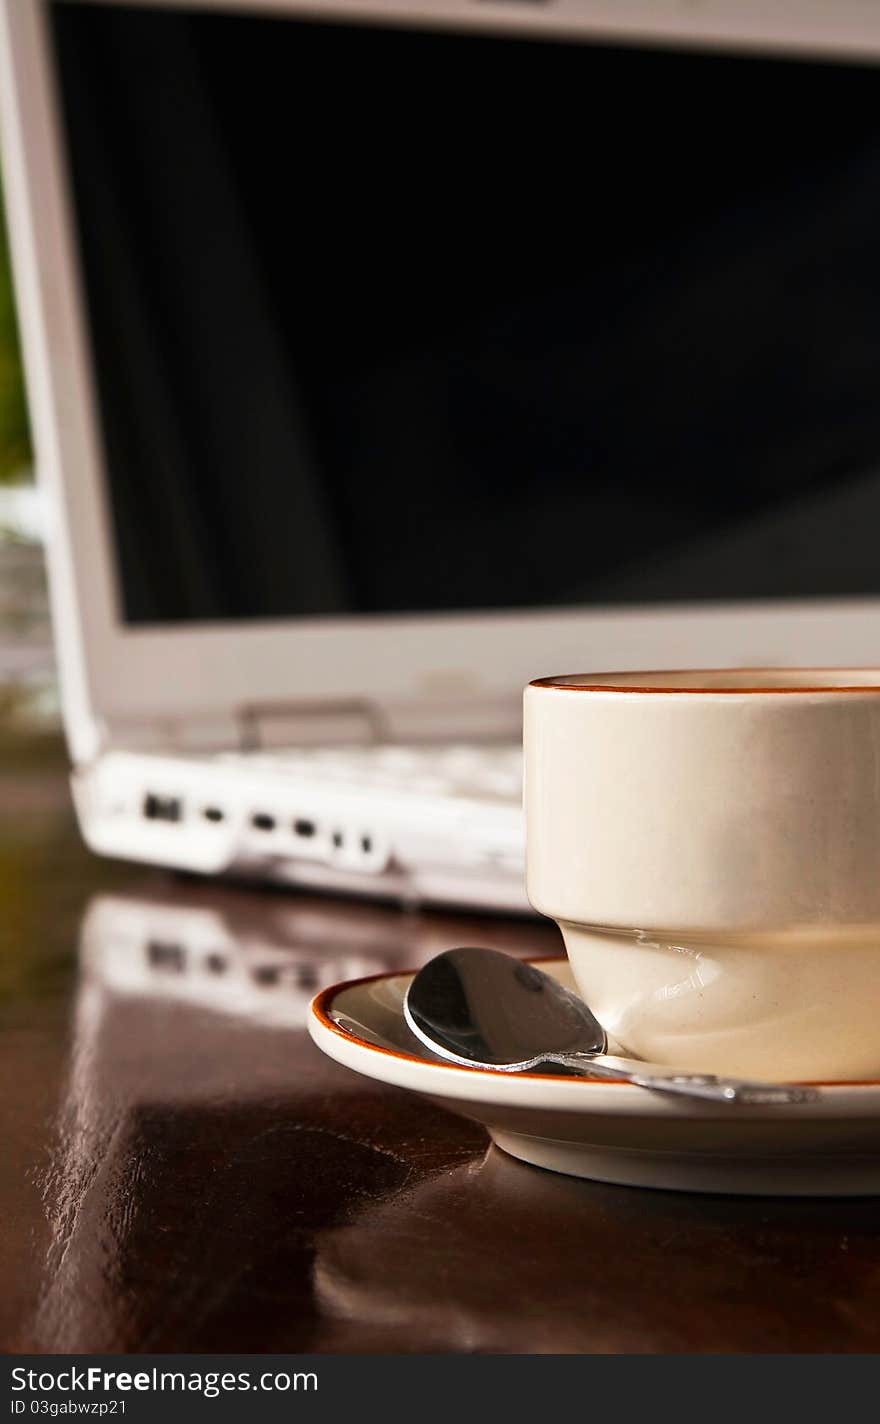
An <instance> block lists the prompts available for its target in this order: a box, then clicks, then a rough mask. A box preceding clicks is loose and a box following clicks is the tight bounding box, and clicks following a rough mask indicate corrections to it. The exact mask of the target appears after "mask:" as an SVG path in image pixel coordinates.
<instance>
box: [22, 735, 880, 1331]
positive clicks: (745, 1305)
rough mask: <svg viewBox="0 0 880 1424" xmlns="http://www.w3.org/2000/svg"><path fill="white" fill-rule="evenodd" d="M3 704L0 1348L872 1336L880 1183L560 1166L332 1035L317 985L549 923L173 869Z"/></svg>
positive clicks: (505, 942)
mask: <svg viewBox="0 0 880 1424" xmlns="http://www.w3.org/2000/svg"><path fill="white" fill-rule="evenodd" d="M13 711H14V709H12V711H8V712H7V715H6V716H5V718H4V719H3V720H2V722H0V726H2V731H0V1126H2V1150H0V1282H2V1290H0V1349H2V1350H7V1351H84V1352H86V1351H88V1352H97V1351H197V1350H206V1351H378V1352H398V1351H450V1350H452V1351H501V1352H517V1351H528V1352H536V1351H537V1352H553V1351H564V1352H580V1351H600V1352H617V1351H639V1352H664V1351H822V1350H829V1351H830V1350H833V1351H868V1350H870V1351H873V1350H876V1349H877V1348H878V1346H880V1203H877V1202H875V1201H872V1200H864V1201H858V1200H856V1201H853V1200H843V1199H841V1200H829V1201H805V1200H799V1201H797V1200H792V1201H785V1200H772V1199H753V1200H744V1199H735V1198H725V1197H720V1196H719V1197H698V1196H689V1195H679V1194H671V1193H662V1192H648V1191H640V1190H634V1189H627V1188H616V1187H610V1186H600V1185H595V1184H591V1183H587V1182H580V1181H574V1180H569V1179H566V1178H563V1177H557V1176H553V1175H551V1174H549V1173H544V1172H541V1171H539V1170H537V1169H535V1168H531V1167H527V1166H524V1165H523V1164H521V1163H518V1162H515V1161H513V1160H512V1159H510V1158H506V1157H504V1156H503V1155H502V1154H501V1153H499V1152H498V1151H497V1150H496V1149H494V1148H490V1147H489V1145H488V1140H487V1138H486V1137H485V1135H484V1133H483V1131H482V1129H481V1128H479V1127H477V1126H475V1125H470V1124H468V1123H467V1122H465V1121H463V1120H461V1119H459V1118H454V1117H451V1116H449V1115H448V1114H446V1113H445V1112H444V1111H442V1110H441V1109H439V1108H436V1107H434V1106H432V1105H431V1104H429V1103H426V1102H423V1101H420V1100H418V1099H416V1098H414V1097H412V1096H410V1095H408V1094H406V1093H404V1092H402V1091H398V1090H394V1089H390V1088H385V1087H382V1086H380V1085H378V1084H376V1083H373V1082H371V1081H369V1080H367V1079H365V1078H361V1077H357V1076H355V1075H354V1074H353V1073H351V1072H349V1071H347V1070H346V1069H344V1068H342V1067H340V1066H338V1065H336V1064H335V1063H332V1062H330V1061H329V1060H327V1059H326V1058H324V1057H322V1055H321V1054H320V1053H319V1051H318V1050H317V1049H316V1048H315V1047H314V1045H313V1044H312V1042H311V1041H310V1039H309V1038H308V1035H307V1033H306V1030H305V1017H306V1010H307V1005H308V1002H309V999H310V998H311V995H312V994H313V993H314V991H315V989H316V988H318V987H319V986H321V985H323V984H325V983H330V982H333V981H335V980H338V979H344V978H349V977H355V976H359V975H364V974H368V973H378V972H381V971H383V970H385V969H395V968H403V967H407V966H410V965H417V964H419V963H421V962H423V961H424V960H425V959H426V958H427V957H428V956H430V955H431V954H433V953H436V952H437V951H438V950H440V949H442V948H444V947H447V946H449V945H452V944H456V943H463V942H470V943H485V944H495V945H498V946H499V947H501V948H504V949H508V950H511V951H513V952H517V953H529V952H534V953H553V952H555V950H556V949H557V947H558V945H559V940H558V937H557V931H556V930H555V927H553V926H550V925H548V924H546V923H541V922H539V921H537V920H535V921H527V920H520V921H513V920H502V919H498V920H495V919H491V918H488V917H485V918H480V917H476V916H470V917H462V916H460V915H455V914H438V913H422V912H413V911H411V910H410V911H402V910H397V909H394V908H387V907H377V906H375V905H372V906H371V905H368V904H360V903H358V902H356V901H353V900H348V901H342V900H338V901H334V900H333V899H329V898H327V899H319V898H315V897H304V896H300V895H296V894H293V893H279V892H277V891H274V892H266V891H261V890H255V889H247V888H235V887H230V886H226V887H224V886H220V885H218V884H211V883H200V882H197V881H185V880H181V879H175V878H173V877H170V876H167V875H164V874H162V873H160V872H158V871H153V870H149V869H144V868H138V867H132V866H126V865H124V864H114V863H111V862H109V861H108V862H101V861H98V860H97V859H95V858H93V857H92V856H91V855H90V854H89V853H88V852H87V851H86V850H85V849H84V847H83V846H82V844H81V842H80V840H79V837H78V834H77V830H76V827H75V824H74V820H73V815H72V811H71V807H70V801H69V794H68V789H67V779H66V776H67V768H66V762H65V755H64V750H63V747H62V744H61V741H60V738H59V737H58V735H57V732H55V731H51V730H49V731H47V730H42V731H41V730H39V729H35V728H34V727H33V726H32V725H29V723H28V721H27V719H26V718H22V717H21V716H20V715H19V716H17V717H14V716H13V715H12V712H13Z"/></svg>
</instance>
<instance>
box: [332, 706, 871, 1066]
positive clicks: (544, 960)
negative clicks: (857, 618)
mask: <svg viewBox="0 0 880 1424" xmlns="http://www.w3.org/2000/svg"><path fill="white" fill-rule="evenodd" d="M877 690H878V691H880V688H878V689H877ZM564 958H565V956H564V955H561V954H544V955H541V956H540V957H539V958H535V959H533V958H531V957H528V958H526V960H525V961H524V962H525V963H526V964H559V963H560V962H561V961H562V960H564ZM416 973H418V971H417V970H415V969H397V970H387V971H386V972H385V973H384V974H365V975H364V976H363V977H362V978H360V979H347V980H342V981H341V982H340V983H338V984H328V985H327V988H326V989H321V990H320V991H319V993H317V994H316V995H315V997H314V999H313V1000H312V1003H311V1012H312V1013H313V1014H314V1016H315V1018H316V1019H317V1020H318V1022H319V1023H320V1024H321V1027H322V1028H325V1029H327V1031H328V1032H329V1033H332V1034H335V1035H336V1037H337V1038H344V1039H346V1040H347V1041H348V1042H349V1043H357V1044H359V1045H360V1046H361V1047H362V1048H368V1049H369V1050H370V1052H371V1053H382V1054H384V1055H385V1057H386V1058H398V1059H400V1060H401V1062H403V1063H424V1064H426V1065H427V1066H428V1067H429V1068H449V1069H450V1070H451V1071H452V1072H454V1073H480V1074H485V1073H486V1071H487V1070H486V1069H485V1068H469V1067H467V1066H466V1065H465V1064H464V1063H451V1062H448V1061H447V1060H446V1059H445V1058H439V1057H438V1058H437V1060H436V1061H435V1060H434V1059H431V1058H424V1057H423V1056H422V1055H421V1054H420V1053H406V1052H405V1051H404V1050H403V1049H402V1048H383V1047H382V1045H381V1044H379V1043H371V1042H370V1040H369V1039H368V1038H361V1037H360V1035H359V1034H357V1033H352V1032H351V1030H350V1029H347V1028H343V1026H342V1024H340V1023H337V1022H336V1020H335V1019H333V1018H331V1016H330V1006H331V1004H332V1002H333V1000H334V999H335V998H336V996H337V995H338V994H341V993H342V992H343V990H345V989H359V988H360V987H361V986H362V985H363V984H377V983H378V982H379V981H380V980H382V979H406V978H408V977H411V976H412V975H414V974H416ZM516 1076H517V1078H531V1079H533V1080H535V1079H536V1080H538V1081H539V1082H542V1083H546V1082H548V1081H549V1082H553V1083H578V1082H579V1083H584V1084H586V1086H587V1087H600V1088H629V1087H631V1086H632V1085H631V1084H630V1083H626V1082H623V1081H614V1080H609V1079H608V1078H586V1077H580V1076H577V1077H574V1076H572V1075H571V1074H564V1073H528V1072H526V1073H517V1074H516ZM798 1082H799V1083H800V1084H802V1086H803V1087H805V1088H880V1078H832V1079H831V1080H825V1079H815V1080H814V1079H810V1080H809V1081H808V1080H805V1079H798ZM404 1091H406V1090H405V1089H404Z"/></svg>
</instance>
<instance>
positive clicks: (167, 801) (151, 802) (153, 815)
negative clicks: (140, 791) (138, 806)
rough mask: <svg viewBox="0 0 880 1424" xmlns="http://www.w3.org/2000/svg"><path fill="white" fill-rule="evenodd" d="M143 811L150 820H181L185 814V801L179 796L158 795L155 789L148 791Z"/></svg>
mask: <svg viewBox="0 0 880 1424" xmlns="http://www.w3.org/2000/svg"><path fill="white" fill-rule="evenodd" d="M143 813H144V816H145V817H146V819H147V820H148V821H179V820H181V818H182V816H183V802H182V801H181V799H180V797H179V796H157V795H156V793H155V792H154V791H148V792H147V794H146V796H145V797H144V803H143Z"/></svg>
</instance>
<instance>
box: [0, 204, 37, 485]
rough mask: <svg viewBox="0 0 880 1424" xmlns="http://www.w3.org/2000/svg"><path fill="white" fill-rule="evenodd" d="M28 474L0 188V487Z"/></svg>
mask: <svg viewBox="0 0 880 1424" xmlns="http://www.w3.org/2000/svg"><path fill="white" fill-rule="evenodd" d="M30 471H31V443H30V432H29V430H28V418H27V405H26V403H25V395H24V377H23V376H22V370H21V361H20V359H19V350H18V329H17V326H16V320H15V302H14V300H13V296H12V277H11V274H10V271H9V244H8V240H7V235H6V215H5V213H4V211H3V194H2V187H0V484H10V483H13V482H14V481H17V480H21V479H27V478H28V477H29V476H30Z"/></svg>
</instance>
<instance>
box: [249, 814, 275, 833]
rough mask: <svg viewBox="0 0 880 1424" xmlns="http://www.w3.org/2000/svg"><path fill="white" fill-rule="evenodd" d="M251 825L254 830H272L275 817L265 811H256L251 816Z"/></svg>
mask: <svg viewBox="0 0 880 1424" xmlns="http://www.w3.org/2000/svg"><path fill="white" fill-rule="evenodd" d="M251 825H252V826H253V828H254V830H255V831H274V829H275V817H274V816H270V815H268V814H267V813H266V812H265V811H258V812H257V813H256V815H255V816H251Z"/></svg>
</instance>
